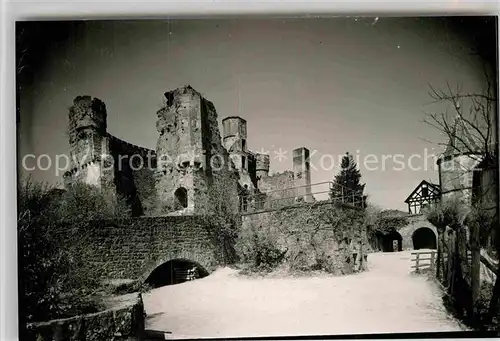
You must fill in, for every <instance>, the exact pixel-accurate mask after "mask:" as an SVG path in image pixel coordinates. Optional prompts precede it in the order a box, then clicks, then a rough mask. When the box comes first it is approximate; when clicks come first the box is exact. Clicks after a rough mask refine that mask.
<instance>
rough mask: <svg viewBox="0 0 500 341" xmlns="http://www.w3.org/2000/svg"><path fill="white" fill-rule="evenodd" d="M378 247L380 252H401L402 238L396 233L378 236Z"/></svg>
mask: <svg viewBox="0 0 500 341" xmlns="http://www.w3.org/2000/svg"><path fill="white" fill-rule="evenodd" d="M379 238H380V242H381V243H380V244H381V245H380V246H381V251H382V252H398V251H403V237H401V234H399V233H398V232H397V231H393V232H392V233H390V234H387V235H383V236H380V237H379Z"/></svg>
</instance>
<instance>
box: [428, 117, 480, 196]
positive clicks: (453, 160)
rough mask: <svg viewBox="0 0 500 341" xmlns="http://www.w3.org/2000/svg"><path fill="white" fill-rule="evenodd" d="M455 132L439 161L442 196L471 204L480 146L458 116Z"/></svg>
mask: <svg viewBox="0 0 500 341" xmlns="http://www.w3.org/2000/svg"><path fill="white" fill-rule="evenodd" d="M453 132H454V134H453V135H454V137H453V138H451V139H450V141H449V142H448V145H447V147H446V150H445V152H444V153H443V154H442V155H441V156H440V158H439V159H438V161H437V165H438V170H439V183H440V187H441V196H442V199H443V200H446V199H449V198H453V197H458V198H460V199H462V200H463V201H464V202H465V203H466V204H471V203H472V194H473V188H474V186H473V185H474V184H473V183H474V180H475V179H474V169H475V167H476V166H477V164H478V161H479V159H480V153H479V148H478V147H476V144H475V142H474V138H473V137H472V135H471V134H470V132H469V131H468V130H467V127H466V126H465V124H464V122H463V121H462V120H461V119H459V118H458V117H457V119H455V122H454V123H453ZM471 148H472V150H471ZM474 150H477V151H478V152H474Z"/></svg>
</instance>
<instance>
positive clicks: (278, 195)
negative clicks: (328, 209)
mask: <svg viewBox="0 0 500 341" xmlns="http://www.w3.org/2000/svg"><path fill="white" fill-rule="evenodd" d="M318 201H331V202H338V203H343V204H346V205H351V206H354V207H360V208H363V207H364V205H365V202H364V196H363V193H362V192H359V191H353V190H351V189H349V188H347V187H345V186H342V185H339V184H335V183H333V182H331V181H325V182H318V183H314V184H310V185H303V186H296V187H287V188H282V189H276V190H272V191H268V192H263V193H256V194H252V195H245V196H241V197H240V211H241V212H242V213H245V212H258V211H265V210H272V209H279V208H284V207H288V206H293V205H296V204H298V203H303V202H306V203H307V202H309V203H311V202H318Z"/></svg>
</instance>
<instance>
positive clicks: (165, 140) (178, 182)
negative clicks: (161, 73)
mask: <svg viewBox="0 0 500 341" xmlns="http://www.w3.org/2000/svg"><path fill="white" fill-rule="evenodd" d="M165 99H166V105H165V106H164V108H162V109H160V110H159V111H158V112H157V116H158V120H157V123H156V127H157V130H158V132H159V134H160V135H159V137H158V142H157V146H156V162H157V168H156V171H155V188H156V193H157V203H158V206H159V207H158V208H159V211H160V212H163V213H168V212H172V211H183V212H185V213H196V210H197V208H198V204H199V203H200V193H201V192H202V191H203V190H204V189H205V188H206V186H207V185H208V184H209V183H211V182H212V181H219V179H220V177H219V174H222V173H220V172H219V171H222V170H224V167H228V162H229V157H228V154H227V152H226V151H225V149H224V147H223V145H222V142H221V137H220V133H219V128H218V123H217V113H216V111H215V107H214V105H213V104H212V103H211V102H209V101H208V100H206V99H205V98H203V97H202V96H201V94H200V93H198V92H197V91H196V90H194V89H193V88H192V87H191V86H189V85H188V86H184V87H180V88H177V89H175V90H172V91H169V92H166V93H165Z"/></svg>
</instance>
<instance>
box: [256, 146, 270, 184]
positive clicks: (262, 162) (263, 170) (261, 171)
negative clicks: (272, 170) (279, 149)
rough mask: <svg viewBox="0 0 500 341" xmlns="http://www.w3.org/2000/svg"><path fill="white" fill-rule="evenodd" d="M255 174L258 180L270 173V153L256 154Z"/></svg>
mask: <svg viewBox="0 0 500 341" xmlns="http://www.w3.org/2000/svg"><path fill="white" fill-rule="evenodd" d="M255 175H256V177H257V180H260V179H262V178H265V177H267V176H268V175H269V155H268V154H259V153H257V154H255Z"/></svg>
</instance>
